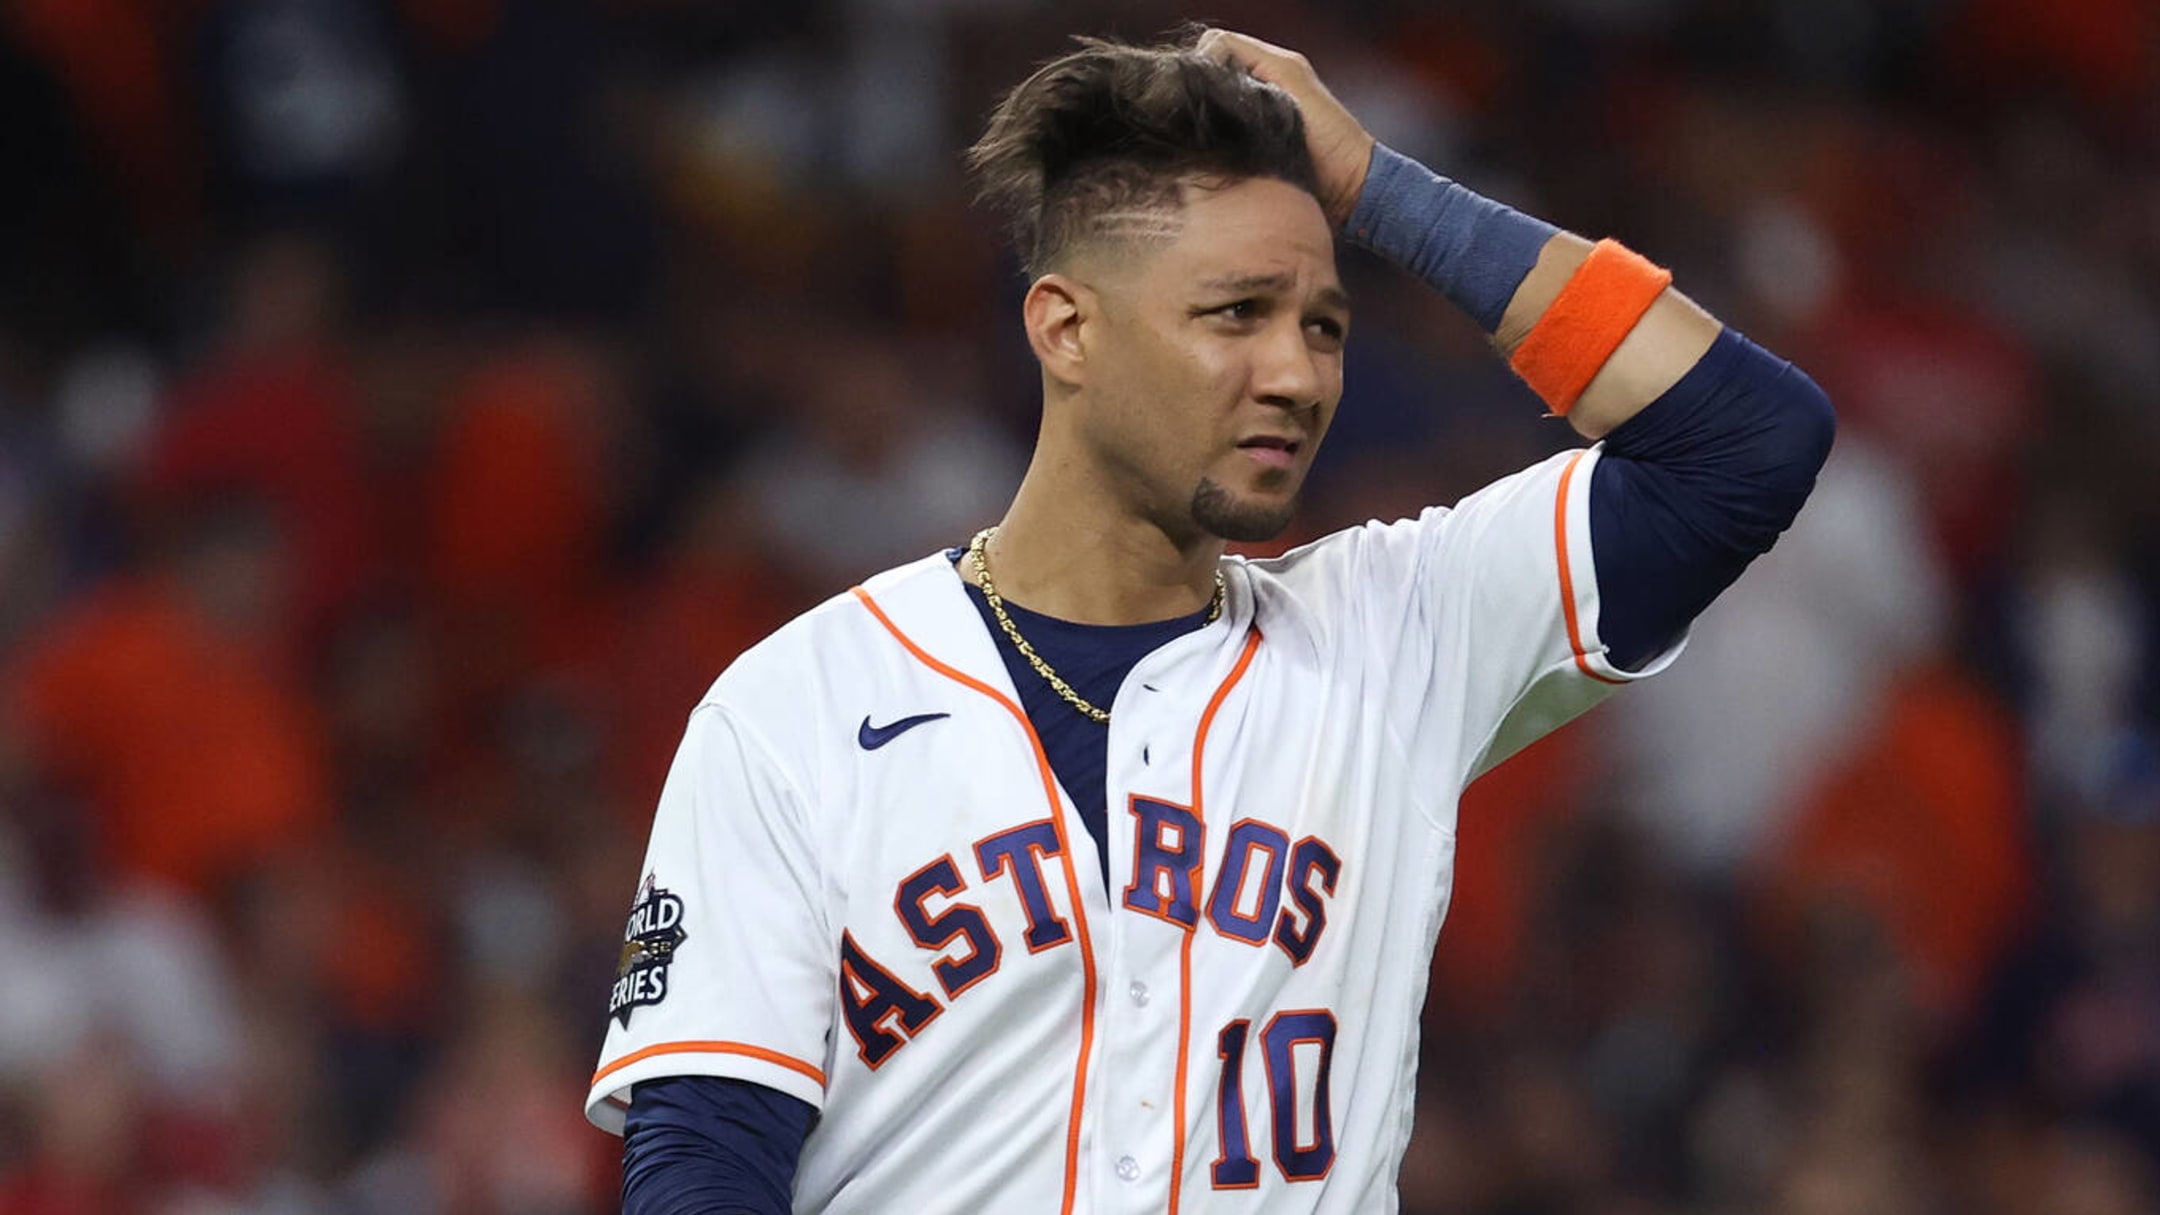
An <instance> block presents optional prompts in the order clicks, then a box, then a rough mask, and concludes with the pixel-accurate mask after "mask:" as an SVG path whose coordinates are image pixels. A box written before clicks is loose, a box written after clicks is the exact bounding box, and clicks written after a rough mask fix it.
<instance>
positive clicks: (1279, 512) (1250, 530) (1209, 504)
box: [1191, 477, 1297, 544]
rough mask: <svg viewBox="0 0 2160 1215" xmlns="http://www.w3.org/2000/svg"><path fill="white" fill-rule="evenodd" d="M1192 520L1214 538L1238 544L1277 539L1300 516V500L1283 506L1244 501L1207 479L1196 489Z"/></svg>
mask: <svg viewBox="0 0 2160 1215" xmlns="http://www.w3.org/2000/svg"><path fill="white" fill-rule="evenodd" d="M1191 513H1192V520H1193V522H1194V523H1196V524H1198V525H1199V527H1200V529H1201V530H1202V531H1204V532H1207V533H1208V534H1209V535H1211V536H1216V537H1219V538H1221V539H1224V540H1229V541H1231V542H1233V543H1238V544H1256V543H1258V542H1260V541H1262V540H1273V539H1274V538H1275V537H1277V536H1279V535H1281V534H1282V531H1283V529H1284V528H1286V527H1288V526H1290V519H1291V517H1292V516H1294V515H1295V514H1296V513H1297V499H1296V498H1294V497H1293V498H1291V499H1290V500H1288V501H1286V502H1282V503H1279V504H1262V503H1255V502H1240V501H1239V500H1238V499H1237V497H1236V496H1235V495H1233V494H1232V493H1231V492H1230V491H1229V490H1227V489H1224V488H1223V487H1222V486H1220V485H1217V484H1216V483H1215V482H1213V481H1211V480H1209V479H1208V478H1206V477H1202V478H1201V479H1200V484H1198V485H1196V486H1194V487H1193V495H1192V506H1191Z"/></svg>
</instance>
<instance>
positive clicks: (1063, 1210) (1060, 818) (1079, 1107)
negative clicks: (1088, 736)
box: [851, 586, 1095, 1215]
mask: <svg viewBox="0 0 2160 1215" xmlns="http://www.w3.org/2000/svg"><path fill="white" fill-rule="evenodd" d="M851 590H852V593H853V594H854V596H855V597H856V598H857V599H860V600H862V605H863V606H864V607H866V608H869V609H870V614H871V615H872V616H875V617H877V622H878V623H879V624H882V625H884V626H885V631H886V632H888V633H891V634H892V635H893V639H894V640H895V641H898V642H899V643H900V646H901V648H902V649H905V650H906V651H907V652H908V653H909V654H912V655H913V656H914V657H915V660H916V661H917V662H920V663H922V664H923V665H924V666H926V667H929V668H930V669H931V670H933V671H936V672H937V673H938V674H940V675H943V676H944V677H945V678H947V679H950V680H952V681H953V682H954V683H957V684H959V685H960V686H962V687H965V688H971V689H973V690H974V691H977V692H980V693H982V694H983V695H985V696H987V697H989V698H990V699H991V700H994V701H996V702H997V703H998V704H999V705H1000V706H1001V707H1002V708H1004V710H1005V711H1006V712H1007V713H1010V714H1012V716H1013V720H1014V721H1017V722H1019V723H1020V728H1021V730H1023V731H1025V732H1026V734H1027V740H1028V745H1029V746H1031V747H1033V748H1035V767H1036V769H1037V770H1038V771H1039V772H1040V773H1041V774H1042V782H1043V796H1044V797H1046V798H1048V799H1049V800H1050V825H1051V826H1052V827H1053V828H1055V829H1056V831H1057V837H1058V855H1059V859H1060V860H1062V861H1063V862H1064V863H1065V891H1066V894H1067V895H1068V896H1069V897H1070V898H1071V899H1072V905H1073V920H1074V922H1075V926H1076V927H1077V928H1078V929H1079V931H1080V967H1081V970H1080V979H1081V1003H1080V1061H1079V1062H1078V1063H1077V1064H1075V1065H1074V1066H1073V1095H1072V1112H1071V1114H1070V1115H1069V1116H1068V1118H1067V1120H1066V1123H1065V1201H1064V1205H1062V1206H1061V1207H1059V1208H1058V1210H1059V1212H1060V1215H1073V1203H1074V1202H1075V1201H1076V1200H1077V1198H1078V1187H1079V1184H1080V1115H1081V1113H1082V1111H1083V1110H1084V1109H1085V1108H1086V1102H1087V1069H1088V1056H1089V1055H1090V1054H1091V1053H1092V1052H1093V1051H1094V1049H1095V946H1094V943H1093V942H1092V941H1091V940H1090V939H1089V937H1088V922H1087V905H1086V904H1085V903H1083V902H1082V901H1081V899H1080V875H1079V874H1078V873H1077V872H1075V871H1074V869H1073V859H1072V845H1071V844H1070V843H1069V842H1068V841H1067V840H1066V838H1065V815H1064V813H1063V808H1062V806H1061V805H1060V803H1059V802H1058V791H1057V773H1056V772H1055V771H1053V770H1052V769H1051V767H1050V756H1049V753H1047V752H1045V751H1044V750H1043V745H1042V739H1040V738H1037V737H1036V736H1035V727H1034V725H1033V724H1032V723H1030V722H1029V721H1028V716H1027V713H1026V711H1024V710H1023V709H1021V707H1020V706H1019V705H1016V704H1014V703H1013V702H1012V701H1011V700H1009V699H1007V698H1006V696H1005V694H1004V693H1003V692H1000V691H998V690H997V689H996V688H993V687H991V686H990V685H989V684H986V683H984V682H983V681H982V680H980V679H977V678H975V677H974V676H972V675H969V674H968V673H966V672H965V671H961V670H958V669H956V668H954V667H949V666H947V665H945V664H944V663H942V662H939V661H938V660H937V659H935V658H933V657H931V656H930V653H929V651H927V650H925V649H923V648H922V647H921V646H919V645H916V644H915V641H914V639H913V638H911V637H909V636H908V635H907V634H906V633H903V632H901V631H900V626H899V625H897V624H894V623H893V621H892V617H890V616H887V615H886V614H885V609H883V608H881V607H879V606H878V605H877V600H875V599H872V598H871V597H870V592H868V591H866V590H864V589H863V588H861V587H859V586H858V587H853V588H851Z"/></svg>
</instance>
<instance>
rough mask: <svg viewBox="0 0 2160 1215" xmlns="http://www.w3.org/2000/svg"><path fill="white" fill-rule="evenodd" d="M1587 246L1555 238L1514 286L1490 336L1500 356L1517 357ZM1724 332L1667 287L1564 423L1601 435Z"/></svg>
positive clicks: (1658, 392) (1572, 238) (1661, 391)
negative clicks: (1520, 347) (1512, 292)
mask: <svg viewBox="0 0 2160 1215" xmlns="http://www.w3.org/2000/svg"><path fill="white" fill-rule="evenodd" d="M1590 248H1591V243H1590V242H1589V241H1587V240H1585V239H1583V238H1582V237H1580V236H1577V235H1575V234H1574V233H1572V232H1560V233H1557V234H1555V235H1554V236H1553V237H1552V239H1551V240H1549V241H1547V242H1546V243H1545V247H1544V249H1543V250H1541V251H1540V252H1539V254H1538V259H1537V265H1536V266H1535V267H1533V268H1532V269H1531V271H1530V273H1529V275H1528V276H1527V277H1525V278H1524V279H1523V281H1522V285H1521V286H1520V287H1517V288H1516V289H1515V294H1514V295H1513V296H1512V297H1511V298H1510V299H1509V300H1508V306H1507V312H1506V314H1505V315H1503V316H1502V317H1501V319H1500V327H1499V329H1498V330H1497V331H1496V332H1495V333H1494V334H1493V345H1494V346H1496V347H1498V348H1499V350H1500V353H1501V355H1502V357H1509V358H1511V357H1513V356H1514V354H1515V351H1516V349H1517V348H1518V347H1519V346H1521V345H1522V342H1523V339H1524V338H1525V337H1527V336H1529V334H1530V330H1531V329H1532V328H1533V327H1535V326H1536V325H1537V323H1538V321H1539V319H1540V318H1542V317H1543V316H1544V315H1545V310H1546V309H1547V308H1550V307H1551V306H1552V302H1553V301H1554V300H1555V299H1557V298H1559V295H1560V289H1561V288H1563V287H1565V286H1567V283H1568V280H1569V279H1570V278H1572V277H1573V276H1574V274H1575V271H1576V270H1577V269H1578V268H1580V267H1581V266H1582V263H1583V260H1584V259H1585V258H1587V257H1589V255H1590ZM1723 328H1724V326H1722V325H1720V324H1719V323H1718V320H1717V318H1716V317H1713V316H1711V315H1710V314H1709V313H1707V312H1704V311H1703V310H1702V309H1701V308H1698V307H1696V306H1695V302H1694V301H1693V300H1690V299H1689V298H1687V297H1686V296H1684V295H1682V294H1680V293H1679V292H1678V291H1676V290H1674V289H1673V288H1671V287H1667V288H1666V289H1665V290H1664V291H1663V292H1661V293H1659V295H1658V297H1657V300H1656V302H1654V303H1652V304H1651V305H1650V310H1649V311H1648V312H1645V313H1643V317H1642V319H1641V320H1640V321H1637V322H1636V323H1635V327H1634V328H1633V329H1630V330H1628V334H1627V336H1626V337H1625V338H1622V339H1621V341H1620V345H1619V348H1618V349H1616V350H1614V351H1613V353H1612V357H1611V358H1608V359H1606V360H1605V365H1604V366H1603V367H1601V368H1599V369H1598V373H1597V374H1596V375H1595V376H1593V377H1591V380H1590V384H1589V386H1588V387H1586V388H1584V389H1583V393H1582V396H1581V397H1579V398H1577V399H1576V401H1575V405H1574V407H1573V408H1571V409H1569V410H1568V413H1567V420H1568V425H1570V426H1573V427H1574V428H1575V431H1576V433H1578V434H1580V435H1582V436H1583V437H1585V438H1590V439H1602V438H1604V437H1605V436H1606V435H1607V434H1609V433H1611V432H1612V431H1613V430H1614V429H1615V428H1616V427H1618V426H1619V425H1620V424H1621V423H1623V422H1625V421H1627V420H1628V419H1629V418H1632V417H1634V416H1635V415H1636V414H1637V413H1639V412H1641V411H1642V408H1643V406H1645V405H1648V404H1649V403H1650V402H1652V401H1655V400H1657V399H1658V398H1659V397H1661V396H1663V395H1665V393H1666V392H1667V391H1668V390H1670V389H1671V388H1672V386H1673V385H1675V384H1677V383H1679V382H1680V379H1681V377H1682V376H1685V375H1686V374H1687V373H1688V372H1689V371H1690V370H1692V369H1693V368H1694V366H1695V365H1696V364H1697V363H1699V362H1701V361H1702V357H1703V355H1704V354H1706V353H1708V352H1709V350H1710V344H1711V343H1712V342H1715V341H1716V340H1717V336H1718V332H1719V331H1720V330H1721V329H1723Z"/></svg>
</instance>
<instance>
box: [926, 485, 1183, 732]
mask: <svg viewBox="0 0 2160 1215" xmlns="http://www.w3.org/2000/svg"><path fill="white" fill-rule="evenodd" d="M996 534H997V529H996V528H994V527H986V528H984V529H982V530H981V531H979V532H976V533H975V538H974V539H973V540H970V541H968V549H967V551H968V560H969V561H970V562H972V563H974V566H975V581H976V582H977V583H980V584H981V586H982V593H983V598H985V599H987V600H989V601H990V614H991V615H993V616H996V617H997V622H998V627H999V628H1001V629H1003V630H1005V635H1006V636H1007V637H1010V638H1011V639H1012V643H1013V648H1014V649H1016V650H1018V651H1020V657H1022V658H1025V659H1027V661H1028V665H1029V666H1031V667H1034V668H1035V673H1036V674H1037V675H1040V676H1042V677H1043V680H1044V682H1046V683H1048V684H1049V685H1050V690H1051V691H1053V692H1056V693H1057V694H1058V695H1059V696H1061V697H1063V698H1064V700H1065V703H1066V704H1069V705H1071V706H1072V707H1073V708H1075V709H1078V710H1080V712H1081V713H1082V714H1083V715H1085V716H1086V717H1087V719H1088V720H1089V721H1092V722H1094V723H1095V724H1096V725H1099V726H1107V725H1109V724H1110V712H1109V710H1107V709H1098V708H1096V707H1095V706H1094V705H1091V704H1089V703H1088V702H1087V699H1086V698H1085V697H1083V696H1081V695H1080V693H1078V692H1075V691H1073V686H1072V685H1071V684H1069V683H1066V682H1065V680H1064V678H1063V677H1061V676H1060V675H1059V674H1058V673H1057V672H1056V671H1054V670H1052V669H1051V667H1050V664H1049V663H1047V662H1044V661H1043V658H1042V655H1040V654H1038V653H1036V652H1035V647H1034V646H1031V645H1029V644H1028V641H1027V638H1025V637H1022V636H1021V635H1020V626H1019V625H1016V624H1014V623H1013V622H1012V617H1010V616H1008V615H1006V614H1005V599H1004V597H1003V596H1001V595H999V594H998V591H997V584H996V583H994V582H992V581H990V537H992V536H994V535H996ZM1222 605H1223V576H1222V571H1221V570H1219V569H1218V570H1216V571H1215V596H1214V598H1212V599H1210V600H1209V601H1208V613H1207V623H1208V624H1213V623H1215V621H1216V618H1217V617H1219V616H1221V615H1222Z"/></svg>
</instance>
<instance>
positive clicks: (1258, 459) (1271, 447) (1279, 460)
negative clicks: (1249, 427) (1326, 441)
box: [1238, 435, 1304, 468]
mask: <svg viewBox="0 0 2160 1215" xmlns="http://www.w3.org/2000/svg"><path fill="white" fill-rule="evenodd" d="M1303 446H1304V443H1303V441H1302V440H1299V439H1294V438H1291V437H1290V436H1288V435H1254V436H1252V437H1251V438H1247V439H1241V440H1239V441H1238V450H1239V451H1242V452H1244V453H1245V454H1246V455H1247V456H1248V457H1250V458H1251V459H1252V461H1253V462H1254V463H1256V464H1258V465H1260V466H1261V467H1263V468H1289V467H1290V466H1291V465H1292V464H1293V463H1295V462H1296V460H1297V454H1298V449H1299V448H1301V447H1303Z"/></svg>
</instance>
